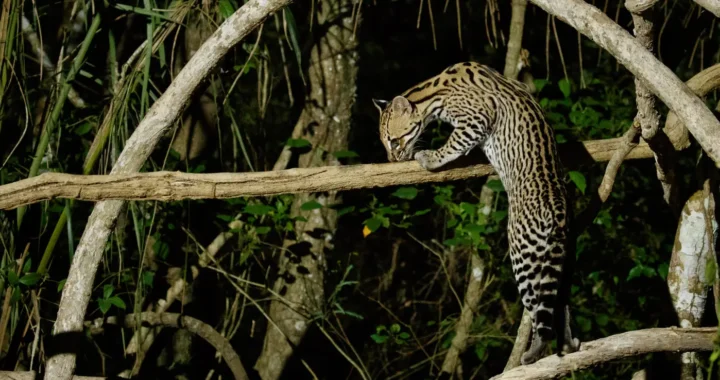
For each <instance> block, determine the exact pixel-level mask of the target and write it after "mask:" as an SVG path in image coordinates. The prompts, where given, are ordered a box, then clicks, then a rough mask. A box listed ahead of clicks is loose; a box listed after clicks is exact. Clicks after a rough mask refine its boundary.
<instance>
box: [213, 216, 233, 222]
mask: <svg viewBox="0 0 720 380" xmlns="http://www.w3.org/2000/svg"><path fill="white" fill-rule="evenodd" d="M215 216H216V217H217V218H218V219H220V220H222V221H224V222H232V220H233V219H234V218H233V217H232V215H227V214H217V215H215Z"/></svg>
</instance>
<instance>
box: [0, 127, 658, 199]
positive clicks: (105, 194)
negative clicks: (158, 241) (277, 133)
mask: <svg viewBox="0 0 720 380" xmlns="http://www.w3.org/2000/svg"><path fill="white" fill-rule="evenodd" d="M621 143H622V139H620V138H614V139H607V140H594V141H586V142H584V143H567V144H562V145H561V154H563V157H564V161H565V162H566V163H567V164H569V165H570V166H575V165H577V164H579V163H583V162H592V161H608V160H609V159H610V157H612V155H613V152H614V151H615V150H616V149H617V147H619V146H620V144H621ZM477 151H479V150H477ZM477 156H478V154H477V152H476V154H472V155H471V156H469V157H465V158H463V159H462V160H458V161H457V162H456V163H454V164H453V166H451V167H449V169H447V170H441V171H437V172H428V171H426V170H425V169H423V168H422V167H420V165H418V164H417V163H416V162H415V161H409V162H399V163H386V164H364V165H348V166H326V167H319V168H308V169H288V170H279V171H268V172H254V173H210V174H193V173H183V172H153V173H130V174H116V175H88V176H84V175H76V174H64V173H44V174H41V175H39V176H37V177H32V178H28V179H23V180H20V181H17V182H13V183H10V184H7V185H3V186H0V209H6V210H7V209H12V208H16V207H19V206H22V205H26V204H31V203H37V202H40V201H43V200H47V199H53V198H72V199H79V200H85V201H102V200H108V199H125V200H160V201H172V200H182V199H225V198H237V197H244V196H268V195H278V194H290V193H312V192H323V191H343V190H353V189H362V188H372V187H387V186H398V185H408V184H416V183H428V182H445V181H454V180H459V179H466V178H471V177H482V176H486V175H489V174H492V173H493V172H494V170H493V168H492V166H490V165H487V164H474V165H469V162H477V161H476V159H477V158H478V157H477ZM650 157H652V152H651V151H650V149H649V148H648V147H647V145H646V144H640V145H638V147H637V148H635V149H633V150H632V151H631V152H630V153H629V154H628V156H627V159H639V158H650ZM474 160H475V161H474ZM463 165H467V166H463Z"/></svg>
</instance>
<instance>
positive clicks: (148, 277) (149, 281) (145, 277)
mask: <svg viewBox="0 0 720 380" xmlns="http://www.w3.org/2000/svg"><path fill="white" fill-rule="evenodd" d="M154 280H155V272H153V271H151V270H146V271H143V272H142V283H143V285H145V286H147V287H150V288H151V287H152V285H153V281H154Z"/></svg>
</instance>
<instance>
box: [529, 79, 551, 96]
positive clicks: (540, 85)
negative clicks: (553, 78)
mask: <svg viewBox="0 0 720 380" xmlns="http://www.w3.org/2000/svg"><path fill="white" fill-rule="evenodd" d="M548 83H550V81H549V80H547V79H535V80H533V84H534V85H535V89H536V90H537V93H538V94H539V93H540V91H542V89H543V88H545V85H547V84H548Z"/></svg>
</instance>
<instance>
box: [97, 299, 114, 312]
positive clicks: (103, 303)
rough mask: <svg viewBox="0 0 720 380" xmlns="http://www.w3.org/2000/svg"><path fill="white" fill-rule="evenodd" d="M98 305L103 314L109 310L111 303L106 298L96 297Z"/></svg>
mask: <svg viewBox="0 0 720 380" xmlns="http://www.w3.org/2000/svg"><path fill="white" fill-rule="evenodd" d="M98 306H99V307H100V311H101V312H102V313H103V314H105V313H107V312H108V310H110V307H111V306H112V304H111V303H110V301H108V300H106V299H98Z"/></svg>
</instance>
